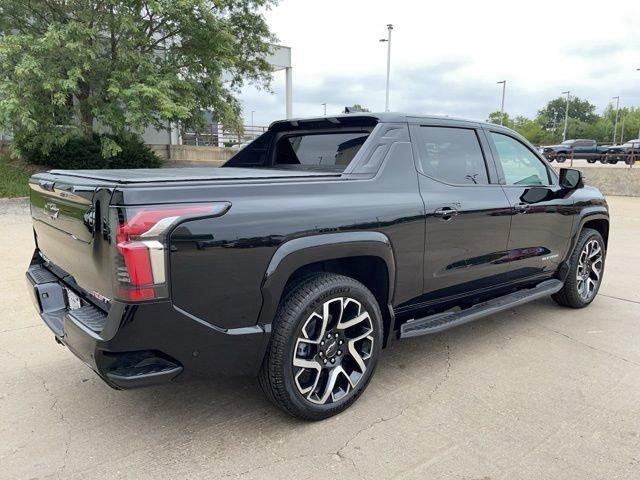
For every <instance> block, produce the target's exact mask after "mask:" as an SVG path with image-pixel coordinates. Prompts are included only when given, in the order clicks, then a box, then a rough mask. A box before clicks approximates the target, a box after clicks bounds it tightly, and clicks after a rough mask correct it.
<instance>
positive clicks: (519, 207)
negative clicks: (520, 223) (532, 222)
mask: <svg viewBox="0 0 640 480" xmlns="http://www.w3.org/2000/svg"><path fill="white" fill-rule="evenodd" d="M513 208H514V210H515V211H516V213H527V212H528V211H529V209H530V208H531V205H529V204H528V203H516V204H515V205H514V207H513Z"/></svg>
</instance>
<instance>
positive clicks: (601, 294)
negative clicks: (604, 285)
mask: <svg viewBox="0 0 640 480" xmlns="http://www.w3.org/2000/svg"><path fill="white" fill-rule="evenodd" d="M598 295H600V296H601V297H607V298H613V299H614V300H620V301H621V302H629V303H635V304H637V305H640V302H639V301H638V300H630V299H628V298H622V297H614V296H613V295H607V294H606V293H598Z"/></svg>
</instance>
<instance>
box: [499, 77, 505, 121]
mask: <svg viewBox="0 0 640 480" xmlns="http://www.w3.org/2000/svg"><path fill="white" fill-rule="evenodd" d="M500 84H502V102H501V103H500V125H502V124H503V123H504V93H505V90H506V89H507V81H506V80H501V81H499V82H498V85H500Z"/></svg>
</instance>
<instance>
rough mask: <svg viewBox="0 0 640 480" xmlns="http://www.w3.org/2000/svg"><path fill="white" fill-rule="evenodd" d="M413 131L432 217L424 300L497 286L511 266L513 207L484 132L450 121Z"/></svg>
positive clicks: (427, 208) (428, 223) (422, 190)
mask: <svg viewBox="0 0 640 480" xmlns="http://www.w3.org/2000/svg"><path fill="white" fill-rule="evenodd" d="M411 134H412V135H411V136H412V143H413V145H414V156H415V157H416V168H417V169H418V172H419V173H420V175H419V186H420V193H421V195H422V198H423V201H424V204H425V217H426V218H425V221H426V240H425V257H424V296H423V298H422V302H421V303H422V304H423V305H424V306H428V304H429V302H440V301H443V300H448V299H451V300H454V299H456V298H458V297H461V296H465V295H468V294H471V293H473V292H479V291H483V290H486V289H491V288H493V287H494V286H496V284H499V283H500V282H501V280H502V277H503V275H504V273H505V271H506V269H507V264H508V262H507V257H506V248H507V239H508V235H509V223H510V205H509V202H508V200H507V197H506V196H505V193H504V191H503V190H502V188H501V186H500V185H499V184H498V178H497V171H496V169H495V165H494V164H493V161H492V157H491V154H490V151H489V146H488V143H487V141H486V138H485V136H484V135H483V131H482V130H481V129H478V128H476V127H475V126H474V124H469V123H460V124H456V123H455V122H453V121H452V122H451V123H449V124H445V125H443V124H442V123H433V124H428V123H427V124H420V125H412V126H411Z"/></svg>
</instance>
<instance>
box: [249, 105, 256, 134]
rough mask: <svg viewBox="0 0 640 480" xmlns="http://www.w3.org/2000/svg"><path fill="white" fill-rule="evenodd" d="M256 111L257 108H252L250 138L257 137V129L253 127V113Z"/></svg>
mask: <svg viewBox="0 0 640 480" xmlns="http://www.w3.org/2000/svg"><path fill="white" fill-rule="evenodd" d="M254 113H256V111H255V110H251V133H250V135H251V136H250V137H249V138H255V136H256V134H255V129H254V128H253V114H254Z"/></svg>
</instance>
